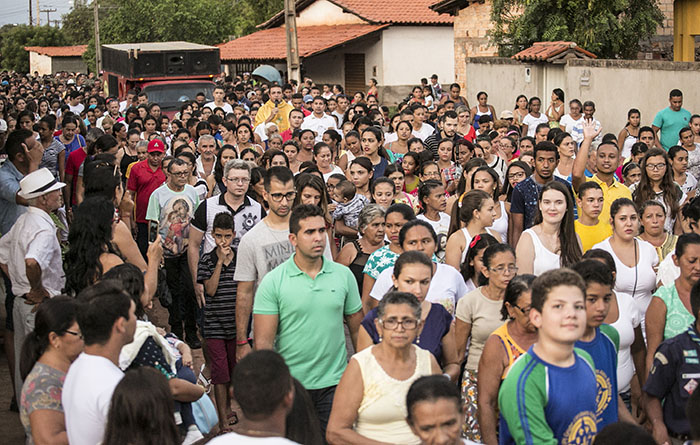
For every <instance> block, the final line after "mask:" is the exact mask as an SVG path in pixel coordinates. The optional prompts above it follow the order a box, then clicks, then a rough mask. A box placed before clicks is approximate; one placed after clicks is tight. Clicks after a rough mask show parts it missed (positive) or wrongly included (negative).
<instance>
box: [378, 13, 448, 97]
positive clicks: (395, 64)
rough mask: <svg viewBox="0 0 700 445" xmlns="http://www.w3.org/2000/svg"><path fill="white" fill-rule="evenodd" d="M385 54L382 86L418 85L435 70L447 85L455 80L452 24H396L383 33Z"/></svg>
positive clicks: (380, 81)
mask: <svg viewBox="0 0 700 445" xmlns="http://www.w3.org/2000/svg"><path fill="white" fill-rule="evenodd" d="M382 53H383V64H382V65H380V66H378V73H377V74H378V76H377V80H378V81H379V84H380V85H418V84H419V83H420V79H421V77H430V75H431V74H433V73H435V74H437V75H438V77H439V79H440V82H441V83H442V84H443V85H444V84H447V85H449V84H450V83H452V82H453V79H454V30H453V28H452V26H392V27H390V28H388V29H386V30H384V31H383V32H382ZM381 67H383V69H381Z"/></svg>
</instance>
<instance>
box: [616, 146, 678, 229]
mask: <svg viewBox="0 0 700 445" xmlns="http://www.w3.org/2000/svg"><path fill="white" fill-rule="evenodd" d="M641 170H642V179H640V180H639V182H638V183H637V184H633V185H632V186H630V190H631V191H632V199H633V200H634V203H635V204H636V205H637V207H641V205H642V204H644V203H645V202H646V201H650V200H651V201H658V202H660V203H661V204H662V205H663V206H664V207H665V208H666V221H665V222H664V229H665V230H666V231H667V232H669V233H679V232H680V227H676V216H677V215H678V209H679V208H680V206H681V204H682V203H683V201H685V194H684V193H683V191H682V190H681V188H680V186H679V185H678V184H676V183H675V182H674V181H673V171H672V169H671V162H670V161H669V159H668V154H667V153H666V151H664V150H663V149H661V148H652V149H650V150H649V151H647V152H646V154H645V155H644V159H642V165H641ZM676 229H677V230H676Z"/></svg>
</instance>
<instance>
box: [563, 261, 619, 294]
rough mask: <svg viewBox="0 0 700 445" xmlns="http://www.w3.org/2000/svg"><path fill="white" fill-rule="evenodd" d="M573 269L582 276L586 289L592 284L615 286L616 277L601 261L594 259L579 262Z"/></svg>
mask: <svg viewBox="0 0 700 445" xmlns="http://www.w3.org/2000/svg"><path fill="white" fill-rule="evenodd" d="M572 269H573V270H574V271H575V272H576V273H578V274H579V275H581V278H583V281H584V283H586V287H588V285H589V284H591V283H597V284H602V285H603V286H610V288H612V287H614V286H615V277H614V276H613V273H612V271H611V270H610V269H609V268H608V267H607V266H606V265H604V264H603V263H601V262H600V261H596V260H593V259H590V260H583V261H579V262H578V263H576V264H574V265H573V267H572Z"/></svg>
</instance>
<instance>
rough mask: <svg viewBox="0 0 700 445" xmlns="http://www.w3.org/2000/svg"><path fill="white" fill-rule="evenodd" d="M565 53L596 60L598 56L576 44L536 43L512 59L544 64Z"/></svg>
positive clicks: (560, 42) (558, 42) (559, 42)
mask: <svg viewBox="0 0 700 445" xmlns="http://www.w3.org/2000/svg"><path fill="white" fill-rule="evenodd" d="M565 51H573V52H576V53H579V54H578V56H579V57H580V58H586V59H587V58H591V59H595V58H597V56H596V55H595V54H593V53H592V52H590V51H586V50H585V49H583V48H581V47H579V46H578V45H576V43H574V42H563V41H557V42H535V43H534V44H533V45H532V46H531V47H529V48H526V49H524V50H522V51H520V52H519V53H517V54H516V55H514V56H513V57H512V58H513V59H516V60H521V61H523V62H526V61H528V62H544V61H547V60H548V59H551V58H552V57H555V56H558V55H559V54H561V53H563V52H565Z"/></svg>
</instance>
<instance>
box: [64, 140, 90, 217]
mask: <svg viewBox="0 0 700 445" xmlns="http://www.w3.org/2000/svg"><path fill="white" fill-rule="evenodd" d="M86 157H87V152H86V151H85V150H84V149H82V148H79V149H77V150H73V151H72V152H71V153H70V154H69V155H68V159H67V160H66V175H73V179H72V180H71V190H72V192H71V193H72V195H73V196H71V203H72V204H74V205H75V204H77V202H76V199H75V188H76V186H77V184H78V172H79V170H80V165H81V164H82V163H83V161H85V158H86Z"/></svg>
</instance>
